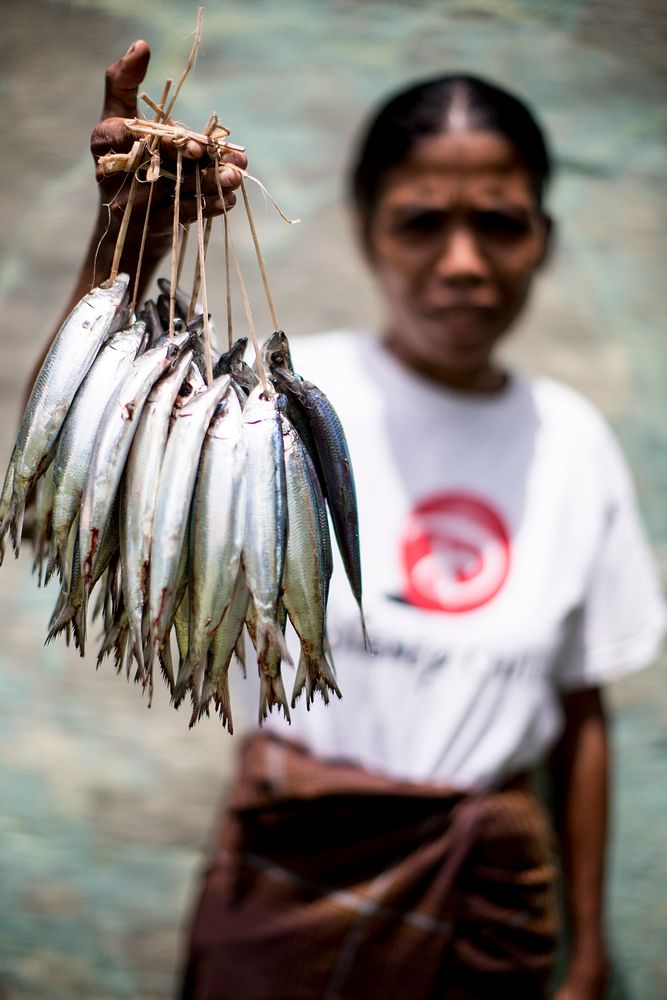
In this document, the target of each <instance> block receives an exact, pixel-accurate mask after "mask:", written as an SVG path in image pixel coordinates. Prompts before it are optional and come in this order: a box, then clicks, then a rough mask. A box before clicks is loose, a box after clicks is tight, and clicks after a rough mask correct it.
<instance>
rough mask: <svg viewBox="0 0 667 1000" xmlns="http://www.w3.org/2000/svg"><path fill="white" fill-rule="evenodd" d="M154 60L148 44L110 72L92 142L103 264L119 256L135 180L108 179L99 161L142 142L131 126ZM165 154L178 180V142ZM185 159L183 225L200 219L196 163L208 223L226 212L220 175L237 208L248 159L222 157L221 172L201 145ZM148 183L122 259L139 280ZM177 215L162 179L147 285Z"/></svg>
mask: <svg viewBox="0 0 667 1000" xmlns="http://www.w3.org/2000/svg"><path fill="white" fill-rule="evenodd" d="M149 59H150V48H149V46H148V44H147V43H146V42H144V41H136V42H134V43H133V44H132V45H131V46H130V48H129V49H128V50H127V52H126V53H125V55H124V56H122V57H121V58H120V59H119V60H118V61H117V62H115V63H113V65H111V66H109V68H108V69H107V71H106V86H105V94H104V104H103V108H102V114H101V117H100V121H99V123H98V124H97V125H96V126H95V128H94V130H93V133H92V136H91V144H90V145H91V152H92V153H93V157H94V158H95V163H96V178H97V182H98V185H99V190H100V198H101V211H100V218H99V224H98V233H100V234H101V233H102V232H103V231H104V228H106V227H107V226H108V233H107V235H106V237H105V239H104V243H105V250H104V253H103V258H104V261H105V262H106V258H107V257H108V255H109V247H111V252H113V246H114V245H115V239H116V236H117V233H118V229H119V227H120V221H121V219H122V217H123V213H124V210H125V205H126V204H127V199H128V195H129V191H130V183H131V177H130V176H129V175H128V174H125V173H123V172H117V173H111V174H105V173H104V172H103V170H102V168H101V166H100V165H99V158H100V157H101V156H104V155H106V154H108V153H120V152H128V151H129V150H130V149H131V148H132V145H133V143H134V142H135V141H136V139H137V136H136V135H133V134H132V133H131V132H130V131H129V130H128V128H127V126H126V125H125V120H126V119H129V118H134V117H136V116H137V93H138V90H139V86H140V84H141V82H142V81H143V79H144V77H145V75H146V70H147V68H148V62H149ZM160 154H161V157H162V162H163V165H164V167H165V169H166V170H167V171H168V172H169V173H171V174H172V175H173V174H174V173H175V162H176V155H177V152H176V149H175V147H174V145H173V142H171V141H170V140H163V141H162V142H161V145H160ZM182 154H183V183H182V187H181V197H180V221H181V222H182V223H189V222H193V221H195V220H196V218H197V205H196V200H195V176H194V175H195V162H196V161H199V164H200V168H201V190H202V201H203V206H202V209H203V215H204V217H209V216H214V215H219V214H220V213H221V212H222V211H223V204H222V202H221V201H220V197H219V191H218V182H217V180H216V176H215V174H216V171H217V172H218V174H219V179H220V187H221V189H222V192H223V197H224V202H225V207H226V208H231V207H232V205H234V203H235V200H236V198H235V195H234V189H235V188H237V187H238V186H239V184H240V181H241V174H240V173H239V171H238V170H235V169H234V166H238V167H241V168H245V167H246V165H247V159H246V156H245V154H244V153H241V152H239V151H237V150H228V151H226V152H225V153H224V154H223V155H222V157H221V164H220V166H219V167H217V166H216V165H215V164H214V163H213V162H212V161H211V159H210V157H209V156H208V154H207V152H206V149H205V147H204V146H203V145H201V144H200V143H198V142H194V141H189V142H188V143H187V144H186V145H185V146H184V147H183V149H182ZM144 177H145V172H144V171H140V172H139V178H140V180H139V183H138V185H137V191H136V195H135V202H134V207H133V210H132V218H131V221H130V227H129V229H128V234H127V238H126V243H125V248H124V251H123V256H122V258H121V269H122V270H125V271H128V272H129V273H130V274H131V275H133V274H134V270H135V268H136V262H137V257H138V250H139V245H140V242H141V233H142V230H143V225H144V218H145V212H146V204H147V201H148V192H149V187H150V185H149V184H148V182H146V180H145V179H143V180H142V179H141V178H144ZM173 210H174V181H173V179H169V178H160V179H159V180H158V181H157V182H156V183H155V185H154V190H153V195H152V201H151V212H150V218H149V228H148V236H147V241H146V249H145V256H144V263H143V265H142V273H143V272H144V270H145V276H146V279H148V277H149V276H150V274H151V273H152V272H153V270H154V269H155V267H156V265H157V264H158V262H159V260H160V259H161V258H162V257H163V256H164V254H165V253H167V251H168V250H169V249H170V247H171V238H172V219H173Z"/></svg>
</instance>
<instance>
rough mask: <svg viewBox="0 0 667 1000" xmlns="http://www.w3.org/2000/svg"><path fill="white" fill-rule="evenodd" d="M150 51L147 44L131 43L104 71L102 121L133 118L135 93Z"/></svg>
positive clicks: (145, 68)
mask: <svg viewBox="0 0 667 1000" xmlns="http://www.w3.org/2000/svg"><path fill="white" fill-rule="evenodd" d="M150 57H151V50H150V48H149V46H148V43H147V42H144V41H142V40H141V39H140V40H139V41H136V42H133V43H132V45H130V47H129V49H128V50H127V52H126V53H125V55H124V56H122V57H121V58H120V59H119V60H118V61H117V62H115V63H113V65H111V66H109V68H108V69H107V71H106V77H105V89H104V104H103V106H102V121H104V119H106V118H134V117H135V116H136V113H137V91H138V90H139V84H140V83H141V81H142V80H143V78H144V77H145V76H146V70H147V69H148V62H149V60H150Z"/></svg>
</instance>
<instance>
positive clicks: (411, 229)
mask: <svg viewBox="0 0 667 1000" xmlns="http://www.w3.org/2000/svg"><path fill="white" fill-rule="evenodd" d="M442 224H443V213H442V212H437V211H432V210H428V211H423V212H415V213H413V214H411V215H406V216H403V217H401V218H399V219H396V221H395V223H394V226H393V229H394V233H395V234H396V235H397V236H405V237H407V238H408V239H410V238H415V239H416V238H418V237H420V236H431V235H433V234H435V233H437V232H439V231H440V229H441V227H442Z"/></svg>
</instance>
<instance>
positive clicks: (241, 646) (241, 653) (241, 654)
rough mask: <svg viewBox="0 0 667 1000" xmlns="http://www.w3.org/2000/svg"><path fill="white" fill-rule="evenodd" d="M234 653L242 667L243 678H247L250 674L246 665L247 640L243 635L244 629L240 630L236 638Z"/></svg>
mask: <svg viewBox="0 0 667 1000" xmlns="http://www.w3.org/2000/svg"><path fill="white" fill-rule="evenodd" d="M234 653H235V655H236V659H237V660H238V663H239V666H240V668H241V673H242V674H243V679H244V680H245V679H246V677H247V676H248V671H247V670H246V665H245V641H244V637H243V631H241V632H239V637H238V639H237V640H236V645H235V646H234Z"/></svg>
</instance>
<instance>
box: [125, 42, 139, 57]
mask: <svg viewBox="0 0 667 1000" xmlns="http://www.w3.org/2000/svg"><path fill="white" fill-rule="evenodd" d="M136 44H137V43H136V42H132V44H131V45H130V47H129V49H128V50H127V52H126V53H125V55H126V56H130V55H132V53H133V52H134V46H135V45H136Z"/></svg>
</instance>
